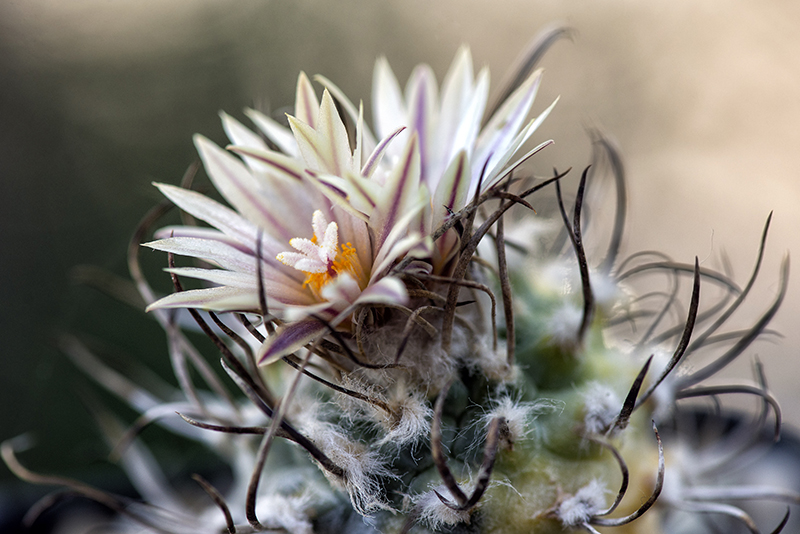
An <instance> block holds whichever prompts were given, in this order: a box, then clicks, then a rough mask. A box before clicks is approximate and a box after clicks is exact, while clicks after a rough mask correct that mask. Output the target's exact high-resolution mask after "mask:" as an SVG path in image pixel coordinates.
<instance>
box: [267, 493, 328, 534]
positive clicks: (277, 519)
mask: <svg viewBox="0 0 800 534" xmlns="http://www.w3.org/2000/svg"><path fill="white" fill-rule="evenodd" d="M310 502H311V499H310V495H308V494H304V495H300V496H298V497H287V496H284V495H280V494H271V495H265V496H262V497H259V499H258V509H259V521H260V522H261V523H262V524H263V525H264V526H265V527H267V529H269V530H283V531H285V532H291V533H292V534H314V526H313V525H312V524H311V521H310V519H309V517H308V513H307V509H308V505H309V504H310Z"/></svg>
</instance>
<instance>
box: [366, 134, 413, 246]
mask: <svg viewBox="0 0 800 534" xmlns="http://www.w3.org/2000/svg"><path fill="white" fill-rule="evenodd" d="M419 167H420V161H419V147H418V144H417V136H416V135H413V136H412V137H411V139H410V140H409V142H408V143H407V144H406V148H405V150H404V152H403V154H402V157H401V158H400V161H399V162H398V164H397V165H396V166H395V168H394V171H393V173H392V175H391V176H390V177H389V179H388V180H387V182H386V184H385V186H384V190H383V192H382V193H381V199H380V201H379V202H378V205H377V206H376V208H375V211H374V212H373V213H372V216H371V217H370V226H371V227H372V228H374V229H375V232H376V237H377V240H376V244H377V248H378V249H379V248H381V247H382V246H383V242H384V241H385V240H386V237H387V236H388V235H389V232H391V230H392V227H393V226H394V224H395V223H396V222H397V220H398V219H399V218H400V217H401V216H402V214H404V213H406V212H407V211H408V208H409V207H410V206H412V205H415V204H416V203H417V201H418V199H419V197H420V194H421V188H420V182H419V172H420V171H419Z"/></svg>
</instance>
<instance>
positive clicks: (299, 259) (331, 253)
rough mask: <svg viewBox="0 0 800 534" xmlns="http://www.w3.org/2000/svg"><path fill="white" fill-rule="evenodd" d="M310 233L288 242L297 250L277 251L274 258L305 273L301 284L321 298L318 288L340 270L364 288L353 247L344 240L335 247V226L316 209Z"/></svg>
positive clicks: (336, 232)
mask: <svg viewBox="0 0 800 534" xmlns="http://www.w3.org/2000/svg"><path fill="white" fill-rule="evenodd" d="M311 226H312V228H313V229H314V237H312V238H311V239H305V238H302V237H295V238H293V239H291V240H289V244H290V245H291V246H292V248H294V249H295V250H297V252H281V253H280V254H278V256H277V259H278V261H280V262H281V263H283V264H284V265H288V266H289V267H293V268H295V269H297V270H298V271H302V272H304V273H306V279H305V282H303V287H304V288H305V287H308V288H310V289H311V292H312V293H314V295H315V296H316V297H317V298H319V299H321V296H320V292H321V290H322V288H323V287H325V285H326V284H327V283H328V282H330V281H331V280H334V279H335V278H336V277H338V276H339V275H340V274H342V273H348V274H349V275H351V276H352V277H353V278H354V279H355V281H356V282H358V285H359V287H360V288H361V289H364V285H365V284H364V282H363V280H364V272H363V270H362V269H361V263H360V262H359V260H358V254H357V253H356V249H355V248H354V247H353V246H352V245H351V244H350V243H345V244H343V245H342V246H341V250H339V227H338V225H337V224H336V223H335V222H331V223H329V222H328V220H327V219H326V218H325V215H323V214H322V212H321V211H320V210H317V211H315V212H314V214H313V216H312V218H311Z"/></svg>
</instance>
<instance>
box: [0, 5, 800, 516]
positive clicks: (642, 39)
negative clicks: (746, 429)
mask: <svg viewBox="0 0 800 534" xmlns="http://www.w3.org/2000/svg"><path fill="white" fill-rule="evenodd" d="M554 22H556V23H562V24H566V25H568V26H570V27H572V28H574V29H575V30H576V36H575V39H574V41H573V42H569V41H563V42H559V43H557V44H556V45H555V46H554V48H553V49H552V50H551V51H550V52H549V53H548V55H547V56H546V58H545V60H544V62H543V66H544V67H545V69H546V74H545V78H544V83H543V86H542V89H541V92H540V96H539V99H538V102H537V106H536V109H537V110H541V109H543V108H544V107H545V106H546V105H547V104H549V103H550V102H551V101H552V100H553V98H555V96H556V95H561V101H560V103H559V104H558V106H557V108H556V110H555V111H554V113H553V114H552V115H551V116H550V118H549V119H548V120H547V122H546V123H545V125H544V126H543V127H542V128H541V130H540V132H539V133H538V134H537V136H536V139H538V140H543V139H545V138H553V139H554V140H555V141H556V145H555V146H554V147H552V148H551V149H548V150H547V151H546V152H545V153H544V154H543V155H542V156H541V158H540V159H539V160H537V161H536V163H535V165H534V166H533V170H537V171H539V172H542V173H547V172H549V169H550V168H551V167H552V166H554V165H555V166H557V167H559V168H566V167H568V166H575V167H582V166H583V165H584V164H585V163H586V162H587V161H588V158H589V153H590V144H589V142H588V140H587V136H586V133H585V131H586V128H587V127H599V128H601V129H602V130H603V131H604V132H606V133H608V134H610V135H612V136H613V137H614V138H615V139H616V140H617V142H618V144H619V146H620V148H621V149H622V153H623V156H624V158H625V162H626V165H627V170H628V177H629V196H630V206H631V207H630V218H629V225H628V228H627V235H626V247H625V250H626V251H627V252H634V251H637V250H640V249H643V248H647V249H659V250H662V251H664V252H667V253H668V254H670V255H671V256H673V257H674V258H675V259H677V260H680V261H686V262H689V261H691V260H692V258H693V257H694V256H695V255H697V256H699V258H700V260H701V262H703V263H704V264H707V265H711V266H717V267H718V266H719V265H720V262H719V258H720V255H721V254H722V253H723V251H724V252H725V253H727V255H728V256H729V257H730V260H731V263H732V265H733V266H734V274H735V275H736V279H737V281H739V282H740V283H742V284H743V283H744V282H745V280H746V278H747V276H748V275H749V272H750V270H751V268H752V264H753V260H754V257H755V251H756V248H757V245H758V239H759V236H760V233H761V228H762V225H763V222H764V220H765V219H766V217H767V214H768V213H769V212H770V210H774V211H775V217H774V220H773V226H772V232H771V237H770V240H769V245H768V249H767V254H766V259H765V265H764V267H763V271H762V274H761V276H760V281H759V283H758V285H757V286H756V291H755V294H754V295H753V298H752V299H751V300H750V301H749V302H748V303H747V305H746V306H745V307H744V308H743V310H742V311H740V312H738V313H737V315H736V316H735V317H734V319H733V324H734V325H737V324H738V325H739V326H747V325H749V324H751V323H752V322H753V321H754V320H755V318H756V317H757V315H758V314H759V313H761V312H762V311H763V310H764V309H765V308H766V307H767V306H768V303H769V302H770V299H771V298H772V297H773V296H774V293H775V291H776V287H777V280H778V265H779V263H780V260H781V258H782V256H783V255H784V253H785V251H786V250H789V249H793V250H800V246H798V245H800V234H799V233H798V229H800V210H798V209H797V203H798V201H800V180H799V179H798V178H800V151H798V150H797V149H796V147H798V146H800V128H798V127H797V124H798V122H800V54H798V48H799V47H800V37H798V34H797V27H798V24H800V4H798V3H796V2H793V1H788V0H784V1H767V2H759V3H755V2H746V1H743V0H717V1H709V2H702V3H700V2H688V1H686V2H675V1H667V0H651V1H648V2H630V1H622V0H620V1H595V2H579V1H570V0H550V1H545V0H539V1H537V0H533V1H532V0H526V1H523V0H505V1H500V2H498V1H489V0H450V1H437V2H434V1H430V0H428V1H423V0H397V1H384V2H377V1H374V2H373V1H366V0H365V1H361V2H358V1H354V0H338V1H336V2H333V1H330V2H325V1H321V0H318V1H312V0H300V1H293V2H289V1H262V0H258V1H256V0H237V1H233V0H229V1H222V0H219V1H211V0H194V1H189V0H182V1H178V0H172V1H169V2H165V1H159V0H136V1H133V0H115V1H113V2H109V1H105V0H70V1H69V2H63V1H61V0H24V1H21V0H20V1H14V0H6V1H4V2H2V3H0V246H1V247H2V248H0V296H1V297H0V328H1V329H2V339H3V345H2V356H1V357H0V395H1V396H0V439H5V438H7V437H10V436H14V435H16V434H19V433H22V432H25V431H29V430H30V431H33V432H34V433H35V434H36V436H37V437H38V439H39V445H38V446H37V448H36V450H34V451H32V452H31V453H30V454H28V455H26V456H25V458H26V461H29V463H31V464H33V465H36V466H37V467H38V468H40V469H42V470H45V471H47V470H51V471H52V470H56V469H58V470H62V471H70V470H74V469H76V468H78V467H80V468H81V469H82V471H81V473H84V472H85V470H86V468H87V467H86V466H87V465H88V466H90V467H91V466H96V467H97V469H99V470H102V458H103V456H104V454H105V448H104V446H103V445H102V443H101V441H100V437H99V433H98V432H97V431H96V430H95V426H94V423H93V422H92V419H91V417H90V416H89V414H88V413H87V411H86V410H85V409H84V408H83V407H82V406H81V403H80V401H79V400H78V397H79V395H80V394H81V392H82V391H91V388H89V387H87V386H88V381H87V380H86V379H85V378H83V377H82V376H81V374H80V373H79V372H78V371H76V370H75V369H74V368H73V367H72V365H71V364H70V363H69V362H68V361H67V360H66V358H64V357H63V356H62V355H61V354H60V353H59V352H58V350H57V349H56V348H55V339H56V337H57V335H58V334H59V333H60V332H81V333H85V334H89V335H92V336H94V337H95V338H96V339H98V340H102V341H103V342H104V343H107V344H108V345H109V346H113V347H115V350H117V351H119V354H120V357H121V358H122V359H124V358H126V357H130V358H135V359H136V360H141V361H143V362H145V363H146V364H147V365H148V366H151V367H153V368H155V369H157V370H161V371H162V372H163V371H164V370H166V368H167V365H168V362H167V358H166V352H165V349H164V343H163V339H162V338H163V335H162V334H161V332H160V330H159V329H158V328H157V327H155V326H154V325H153V324H151V322H150V321H149V320H148V319H146V318H142V317H141V316H140V314H138V313H137V312H135V311H133V310H129V309H127V308H125V307H124V306H122V305H118V304H115V303H114V302H113V301H112V300H111V299H109V298H108V297H106V296H104V295H101V294H100V293H99V292H97V291H94V290H92V289H87V288H81V287H76V286H75V285H74V284H73V283H72V282H71V274H70V273H71V272H72V271H71V269H72V268H73V267H74V266H75V265H78V264H91V265H96V266H100V267H103V268H105V269H108V270H110V271H112V272H115V273H117V274H119V275H125V274H126V266H125V248H126V242H127V239H128V237H129V236H130V233H131V232H132V229H133V228H134V226H135V225H136V222H137V221H138V219H139V218H140V217H141V216H142V214H143V213H144V212H145V211H146V210H147V209H148V208H149V207H150V206H152V205H153V204H154V203H156V202H157V201H158V200H159V198H158V195H157V194H156V191H155V190H154V188H152V187H151V186H150V182H151V181H153V180H158V181H166V182H171V183H177V182H178V181H179V180H180V177H181V174H182V173H183V171H184V169H185V168H186V166H187V165H188V164H189V163H191V162H192V160H193V158H194V152H193V148H192V144H191V135H192V134H193V133H195V132H202V133H204V134H206V135H208V136H209V137H211V138H212V139H215V140H217V141H219V142H222V141H223V135H222V130H221V128H220V126H219V122H218V118H217V112H218V111H219V110H225V111H227V112H229V113H231V114H233V115H234V116H237V117H239V118H241V117H242V114H241V109H242V108H243V107H246V106H255V107H258V108H260V109H262V110H266V111H276V110H280V109H281V108H283V107H284V106H287V105H289V104H291V102H292V100H293V90H294V83H295V79H296V76H297V73H298V72H299V71H300V70H301V69H302V70H304V71H306V72H308V73H309V74H314V73H320V74H324V75H326V76H327V77H329V78H330V79H332V80H334V81H335V82H336V83H337V84H339V86H340V87H341V88H342V89H343V90H344V91H345V92H346V93H347V94H348V95H349V96H351V98H354V99H357V98H359V97H363V98H364V99H365V101H368V100H369V94H370V93H369V91H370V79H371V74H372V66H373V62H374V60H375V58H376V57H377V56H378V55H380V54H384V55H386V56H388V58H389V60H390V62H391V64H392V67H393V68H394V70H395V72H396V74H397V75H398V77H399V78H400V79H401V80H404V79H405V78H406V76H407V75H408V74H409V73H410V70H411V68H412V66H413V65H414V64H416V63H419V62H428V63H430V64H431V65H432V66H433V68H434V70H435V71H436V73H437V75H438V76H439V78H440V79H441V77H442V76H443V74H444V72H445V71H446V69H447V66H448V65H449V62H450V60H451V58H452V56H453V54H454V52H455V51H456V49H457V47H458V46H459V45H460V44H461V43H467V44H469V45H471V47H472V51H473V56H474V59H475V61H476V64H478V65H483V64H488V65H489V66H490V68H491V71H492V74H493V78H492V79H493V82H494V84H493V87H495V88H497V84H498V82H499V81H500V79H501V78H502V75H503V74H504V73H505V71H506V69H507V68H508V67H509V66H510V65H511V63H512V62H513V60H514V59H515V57H516V56H517V54H518V52H519V51H520V50H522V48H523V47H524V46H525V45H526V43H528V42H529V40H530V39H531V37H532V36H533V35H534V34H536V33H537V31H539V30H540V29H541V28H542V27H544V26H545V25H548V24H552V23H554ZM797 279H798V276H794V277H793V278H792V280H791V282H790V289H789V295H788V298H787V301H786V303H785V305H784V306H783V308H782V310H781V311H780V312H779V314H778V316H777V317H776V319H775V321H774V322H773V325H772V326H773V327H774V328H776V329H778V330H780V331H781V332H782V333H783V334H784V335H785V337H784V339H783V340H781V341H780V342H779V343H777V344H776V343H759V344H757V345H755V346H754V347H753V348H752V350H750V351H748V354H759V355H760V356H761V358H762V360H763V361H764V362H765V364H766V368H767V374H768V378H769V379H770V384H771V385H772V387H773V388H774V389H775V390H776V391H777V393H778V396H779V398H780V399H781V401H782V403H783V406H784V408H785V411H786V412H787V414H786V415H787V419H788V420H789V421H790V422H791V423H793V424H795V425H799V424H800V411H798V410H796V409H794V408H795V406H796V405H797V403H798V400H800V390H798V387H797V385H796V382H797V378H798V376H800V360H798V354H797V351H798V348H800V328H798V327H797V324H796V318H797V317H798V314H799V313H800V283H798V281H797ZM748 365H749V364H748V362H747V361H744V362H742V364H741V365H739V366H738V368H737V369H736V374H739V375H742V376H748V373H749V371H748ZM114 408H115V409H119V407H118V406H114ZM123 413H125V412H123ZM128 414H129V412H128ZM198 454H200V453H198ZM189 461H190V460H188V459H186V458H182V459H178V460H176V465H175V466H174V469H175V470H179V469H180V468H181V467H182V465H183V464H181V462H189ZM10 479H11V476H10V474H9V473H8V472H7V471H6V470H5V468H4V467H0V480H2V481H8V480H10ZM4 483H5V484H7V483H8V482H4ZM3 487H5V486H3ZM0 502H2V495H0ZM1 513H2V508H1V507H0V514H1Z"/></svg>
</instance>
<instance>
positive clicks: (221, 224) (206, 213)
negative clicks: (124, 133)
mask: <svg viewBox="0 0 800 534" xmlns="http://www.w3.org/2000/svg"><path fill="white" fill-rule="evenodd" d="M153 185H155V186H156V187H157V188H158V189H159V191H161V193H162V194H163V195H164V196H165V197H167V198H168V199H169V200H170V201H172V203H173V204H175V205H176V206H178V207H179V208H180V209H182V210H183V211H185V212H186V213H188V214H190V215H192V216H194V217H197V218H198V219H200V220H202V221H205V222H207V223H208V224H210V225H211V226H213V227H215V228H217V229H218V230H220V231H222V232H223V233H224V234H225V235H227V236H229V237H232V238H234V239H235V240H236V241H238V242H239V243H241V244H242V245H245V246H247V247H248V248H249V249H250V250H253V247H255V243H256V236H257V234H258V231H257V229H256V227H255V225H253V224H252V223H251V222H250V221H248V220H247V219H245V218H244V217H242V216H241V215H239V214H238V213H236V212H235V211H233V210H232V209H230V208H228V207H226V206H223V205H222V204H220V203H219V202H217V201H215V200H211V199H210V198H208V197H207V196H205V195H202V194H200V193H198V192H196V191H191V190H189V189H182V188H180V187H175V186H174V185H169V184H161V183H156V182H154V183H153Z"/></svg>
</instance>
